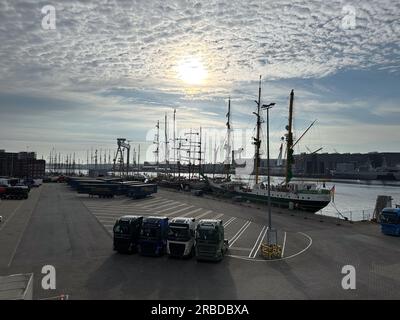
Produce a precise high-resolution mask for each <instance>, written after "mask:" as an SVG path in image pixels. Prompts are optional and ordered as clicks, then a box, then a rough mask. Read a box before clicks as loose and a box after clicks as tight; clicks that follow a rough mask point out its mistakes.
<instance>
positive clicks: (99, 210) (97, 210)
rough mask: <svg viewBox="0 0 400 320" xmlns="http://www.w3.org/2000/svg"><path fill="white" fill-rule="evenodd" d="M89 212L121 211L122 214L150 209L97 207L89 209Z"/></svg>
mask: <svg viewBox="0 0 400 320" xmlns="http://www.w3.org/2000/svg"><path fill="white" fill-rule="evenodd" d="M89 210H90V212H101V213H122V214H128V213H130V212H136V211H139V212H142V211H151V210H150V209H135V208H131V209H121V208H113V209H107V208H105V209H103V208H98V209H89Z"/></svg>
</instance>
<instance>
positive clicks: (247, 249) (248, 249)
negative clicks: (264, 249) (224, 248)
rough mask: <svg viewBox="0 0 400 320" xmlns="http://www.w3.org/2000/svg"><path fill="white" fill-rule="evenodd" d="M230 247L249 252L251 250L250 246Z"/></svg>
mask: <svg viewBox="0 0 400 320" xmlns="http://www.w3.org/2000/svg"><path fill="white" fill-rule="evenodd" d="M229 249H232V250H238V251H247V252H249V251H250V250H251V249H250V248H240V247H231V248H229Z"/></svg>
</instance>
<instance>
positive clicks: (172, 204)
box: [149, 201, 180, 211]
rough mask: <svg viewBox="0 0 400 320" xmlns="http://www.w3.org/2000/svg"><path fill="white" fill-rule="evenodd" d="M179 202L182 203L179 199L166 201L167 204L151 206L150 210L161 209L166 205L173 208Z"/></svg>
mask: <svg viewBox="0 0 400 320" xmlns="http://www.w3.org/2000/svg"><path fill="white" fill-rule="evenodd" d="M178 203H180V202H179V201H173V202H171V203H166V204H163V205H161V206H155V207H152V208H149V209H150V210H156V211H158V209H161V208H165V207H169V209H172V208H174V207H175V206H176V205H177V204H178Z"/></svg>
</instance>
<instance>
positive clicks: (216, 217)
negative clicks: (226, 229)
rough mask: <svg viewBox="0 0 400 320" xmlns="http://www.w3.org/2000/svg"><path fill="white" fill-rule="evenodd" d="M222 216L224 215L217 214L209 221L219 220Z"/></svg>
mask: <svg viewBox="0 0 400 320" xmlns="http://www.w3.org/2000/svg"><path fill="white" fill-rule="evenodd" d="M223 215H224V214H223V213H219V214H217V215H216V216H215V217H213V218H211V219H213V220H217V219H219V218H221V217H222V216H223Z"/></svg>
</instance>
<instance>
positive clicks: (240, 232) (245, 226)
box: [229, 221, 251, 248]
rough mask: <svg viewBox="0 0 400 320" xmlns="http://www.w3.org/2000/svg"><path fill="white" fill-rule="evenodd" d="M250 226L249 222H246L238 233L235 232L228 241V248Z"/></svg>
mask: <svg viewBox="0 0 400 320" xmlns="http://www.w3.org/2000/svg"><path fill="white" fill-rule="evenodd" d="M250 224H251V221H246V223H245V224H244V225H243V226H242V227H241V228H240V229H239V231H238V232H236V234H235V235H234V236H233V237H232V238H231V239H230V240H229V242H230V244H229V248H230V247H231V246H232V245H233V244H234V243H235V242H236V241H237V240H238V239H239V238H240V236H241V235H242V234H243V232H245V231H246V229H247V228H248V227H249V225H250Z"/></svg>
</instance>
